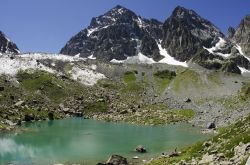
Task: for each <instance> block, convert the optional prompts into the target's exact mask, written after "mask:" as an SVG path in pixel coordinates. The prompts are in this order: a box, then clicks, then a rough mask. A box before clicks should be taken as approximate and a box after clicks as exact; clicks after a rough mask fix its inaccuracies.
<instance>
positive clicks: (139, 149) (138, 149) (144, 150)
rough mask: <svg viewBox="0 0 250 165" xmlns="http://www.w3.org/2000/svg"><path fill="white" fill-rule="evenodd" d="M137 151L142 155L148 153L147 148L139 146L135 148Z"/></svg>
mask: <svg viewBox="0 0 250 165" xmlns="http://www.w3.org/2000/svg"><path fill="white" fill-rule="evenodd" d="M135 151H136V152H140V153H145V152H147V150H146V148H145V147H143V146H142V145H139V146H137V147H136V148H135Z"/></svg>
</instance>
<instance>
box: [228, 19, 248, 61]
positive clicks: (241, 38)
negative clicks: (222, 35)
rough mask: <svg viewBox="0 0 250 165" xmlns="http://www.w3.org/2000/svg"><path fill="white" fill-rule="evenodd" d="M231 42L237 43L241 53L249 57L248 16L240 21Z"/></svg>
mask: <svg viewBox="0 0 250 165" xmlns="http://www.w3.org/2000/svg"><path fill="white" fill-rule="evenodd" d="M231 40H232V41H233V42H235V43H238V44H239V45H240V46H241V47H242V49H243V52H244V53H245V54H246V55H248V57H250V48H249V45H250V15H247V16H246V17H245V18H244V19H242V20H241V22H240V24H239V26H238V27H237V29H236V30H235V34H234V36H233V37H232V39H231Z"/></svg>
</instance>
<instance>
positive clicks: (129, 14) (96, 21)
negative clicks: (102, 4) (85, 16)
mask: <svg viewBox="0 0 250 165" xmlns="http://www.w3.org/2000/svg"><path fill="white" fill-rule="evenodd" d="M134 19H137V15H136V14H135V13H134V12H133V11H131V10H129V9H127V8H125V7H122V6H120V5H117V6H116V7H114V8H112V9H111V10H109V11H107V12H106V13H105V14H103V15H101V16H98V17H94V18H92V20H91V23H90V26H89V28H94V27H97V26H107V25H110V24H114V23H116V24H118V23H132V22H133V20H134Z"/></svg>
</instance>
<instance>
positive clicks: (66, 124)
mask: <svg viewBox="0 0 250 165" xmlns="http://www.w3.org/2000/svg"><path fill="white" fill-rule="evenodd" d="M22 127H23V128H27V129H28V130H29V131H27V132H24V133H21V134H10V135H2V136H1V137H0V164H7V163H14V164H39V165H40V164H52V163H67V162H70V163H85V164H87V165H92V164H96V163H97V162H102V161H106V160H107V159H108V157H109V156H110V155H112V154H120V155H122V156H125V157H127V158H128V160H131V159H132V157H134V156H139V157H140V158H141V159H149V158H151V157H153V156H158V155H159V154H160V153H162V152H164V151H173V150H174V149H175V148H176V147H177V148H180V147H183V146H186V145H189V144H192V143H195V142H197V141H200V140H204V139H206V138H207V135H204V134H201V133H200V129H199V128H194V127H192V126H190V125H189V124H176V125H166V126H141V125H131V124H125V123H107V122H101V121H95V120H86V119H80V118H69V119H64V120H58V121H42V122H36V123H29V124H26V125H24V126H22ZM138 145H143V146H145V147H146V148H147V150H148V153H146V154H139V153H136V152H134V149H135V147H136V146H138Z"/></svg>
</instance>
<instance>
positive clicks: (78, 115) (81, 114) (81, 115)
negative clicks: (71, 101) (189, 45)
mask: <svg viewBox="0 0 250 165" xmlns="http://www.w3.org/2000/svg"><path fill="white" fill-rule="evenodd" d="M73 116H74V117H83V113H82V112H74V113H73Z"/></svg>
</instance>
